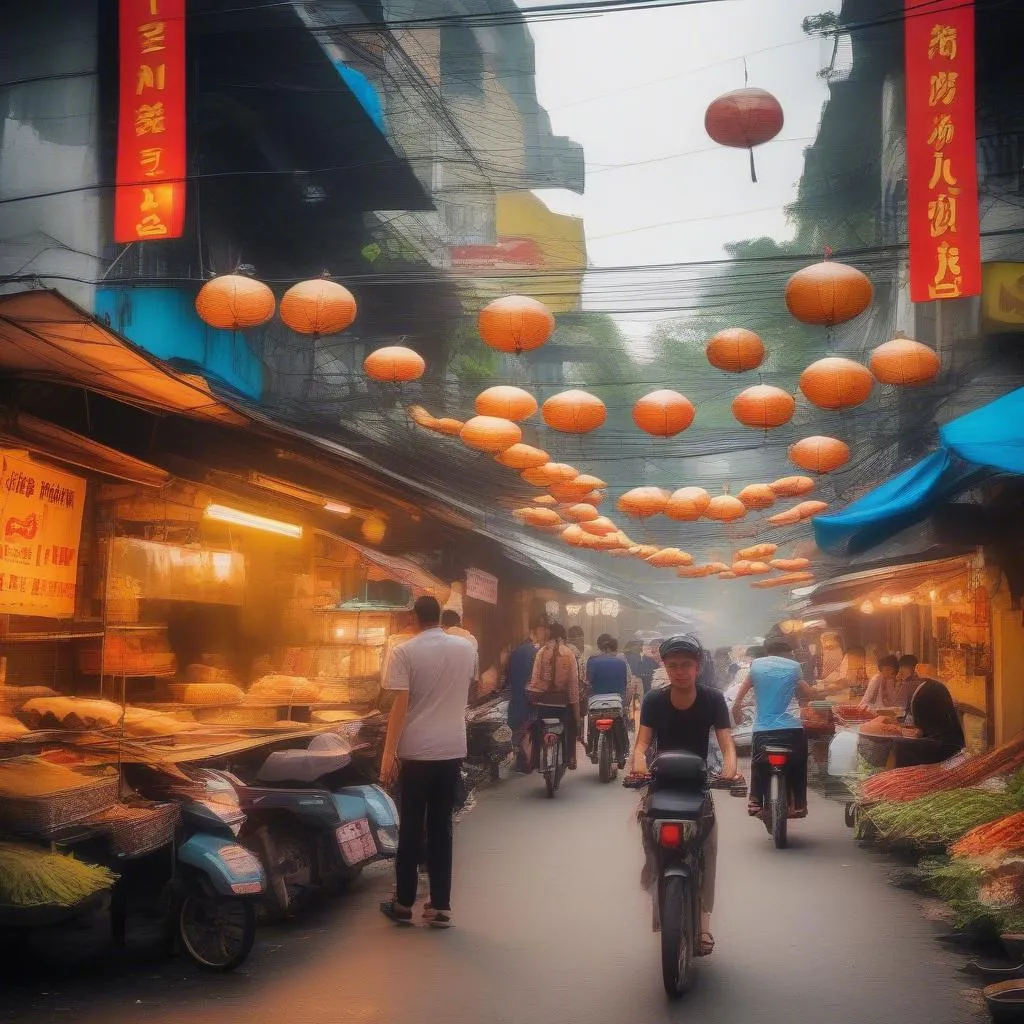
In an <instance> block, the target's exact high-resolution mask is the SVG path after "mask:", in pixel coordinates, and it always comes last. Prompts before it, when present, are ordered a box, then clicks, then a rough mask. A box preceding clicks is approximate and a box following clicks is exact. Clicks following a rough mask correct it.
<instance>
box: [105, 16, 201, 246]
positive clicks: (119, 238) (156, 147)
mask: <svg viewBox="0 0 1024 1024" xmlns="http://www.w3.org/2000/svg"><path fill="white" fill-rule="evenodd" d="M119 22H120V30H119V40H120V42H119V46H120V61H119V64H120V107H119V112H118V125H117V187H116V188H115V190H114V241H115V242H145V241H153V240H159V239H163V238H180V237H181V234H182V232H183V230H184V226H185V0H120V8H119Z"/></svg>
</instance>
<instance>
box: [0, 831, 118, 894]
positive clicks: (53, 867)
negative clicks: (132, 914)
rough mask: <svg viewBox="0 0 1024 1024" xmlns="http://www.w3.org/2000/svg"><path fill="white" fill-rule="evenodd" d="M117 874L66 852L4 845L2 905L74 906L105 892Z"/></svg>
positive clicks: (0, 861)
mask: <svg viewBox="0 0 1024 1024" xmlns="http://www.w3.org/2000/svg"><path fill="white" fill-rule="evenodd" d="M116 880H117V875H115V874H114V873H113V872H112V871H109V870H108V869H107V868H104V867H97V866H96V865H93V864H83V863H82V861H80V860H75V858H74V857H69V856H67V854H63V853H50V852H49V851H48V850H44V849H43V848H42V847H39V846H32V845H30V844H27V843H8V842H2V843H0V903H6V904H8V905H13V906H17V907H40V906H51V907H53V906H56V907H73V906H75V905H76V904H78V903H81V902H82V901H83V900H86V899H88V898H89V897H90V896H93V895H95V894H96V893H98V892H102V891H103V890H104V889H109V888H110V887H111V886H112V885H113V884H114V882H115V881H116Z"/></svg>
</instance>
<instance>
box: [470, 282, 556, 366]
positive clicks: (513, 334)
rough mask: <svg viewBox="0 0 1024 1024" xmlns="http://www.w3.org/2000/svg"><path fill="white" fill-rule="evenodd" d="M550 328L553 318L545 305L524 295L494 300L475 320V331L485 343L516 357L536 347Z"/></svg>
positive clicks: (544, 339) (552, 326) (549, 334)
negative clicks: (511, 353)
mask: <svg viewBox="0 0 1024 1024" xmlns="http://www.w3.org/2000/svg"><path fill="white" fill-rule="evenodd" d="M554 329H555V318H554V317H553V316H552V315H551V312H550V310H549V309H548V308H547V306H545V305H544V303H543V302H538V301H537V300H536V299H531V298H530V297H529V296H526V295H506V296H505V297H504V298H501V299H495V300H494V301H493V302H489V303H488V304H487V305H486V306H484V308H483V309H482V310H481V311H480V315H479V317H477V330H478V331H479V332H480V337H481V338H483V339H484V342H485V343H486V344H488V345H490V347H491V348H493V349H497V350H498V351H499V352H513V353H515V354H516V355H519V354H520V353H522V352H530V351H531V350H533V349H535V348H540V346H541V345H543V344H544V342H546V341H547V340H548V338H550V337H551V334H552V332H553V331H554Z"/></svg>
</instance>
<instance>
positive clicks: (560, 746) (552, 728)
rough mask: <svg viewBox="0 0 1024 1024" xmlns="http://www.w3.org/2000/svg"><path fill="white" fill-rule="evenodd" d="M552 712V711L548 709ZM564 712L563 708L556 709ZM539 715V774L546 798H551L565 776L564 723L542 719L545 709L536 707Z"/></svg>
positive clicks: (558, 720)
mask: <svg viewBox="0 0 1024 1024" xmlns="http://www.w3.org/2000/svg"><path fill="white" fill-rule="evenodd" d="M548 710H554V709H548ZM558 710H559V711H564V710H565V709H564V708H558ZM537 711H538V713H539V714H540V716H541V717H540V730H539V733H540V753H539V758H538V761H539V765H540V773H541V775H543V776H544V785H545V787H546V788H547V793H548V797H549V798H551V797H553V796H554V795H555V793H556V792H557V791H558V787H559V785H560V784H561V781H562V776H563V775H565V771H566V765H567V763H568V762H567V759H566V749H565V722H564V721H563V720H562V719H561V718H555V717H548V718H545V717H544V711H545V708H544V706H543V705H540V706H538V708H537Z"/></svg>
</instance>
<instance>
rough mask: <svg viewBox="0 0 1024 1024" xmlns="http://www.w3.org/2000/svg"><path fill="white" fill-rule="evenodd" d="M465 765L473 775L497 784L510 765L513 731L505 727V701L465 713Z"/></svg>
mask: <svg viewBox="0 0 1024 1024" xmlns="http://www.w3.org/2000/svg"><path fill="white" fill-rule="evenodd" d="M466 750H467V754H466V763H467V765H468V766H469V767H470V768H471V769H472V770H473V773H474V774H475V773H480V774H482V775H483V777H484V778H486V779H488V780H489V781H491V782H497V781H498V780H499V779H500V778H501V773H502V771H503V770H504V769H507V768H508V766H509V765H511V763H512V759H513V756H514V751H513V749H512V730H511V729H510V728H509V727H508V700H503V699H501V698H500V697H498V698H494V699H492V700H488V701H486V702H485V703H483V704H481V705H479V706H478V707H475V708H469V709H468V710H467V711H466Z"/></svg>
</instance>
